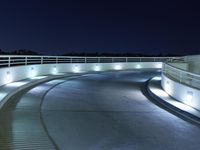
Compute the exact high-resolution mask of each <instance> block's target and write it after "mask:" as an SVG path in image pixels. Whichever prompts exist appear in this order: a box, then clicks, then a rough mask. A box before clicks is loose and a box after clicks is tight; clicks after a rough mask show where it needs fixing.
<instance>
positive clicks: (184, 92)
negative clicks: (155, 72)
mask: <svg viewBox="0 0 200 150" xmlns="http://www.w3.org/2000/svg"><path fill="white" fill-rule="evenodd" d="M190 82H191V84H193V85H195V84H199V83H198V82H197V81H192V80H191V81H190ZM161 85H162V88H163V89H164V90H165V91H166V92H167V93H168V94H169V95H170V96H171V97H173V98H174V99H176V100H178V101H180V102H182V103H184V104H187V105H189V106H191V107H193V108H195V109H198V110H200V100H199V98H200V90H199V89H196V88H193V87H190V86H188V85H185V84H183V83H180V82H177V81H175V80H174V79H171V78H169V77H168V76H166V75H165V74H162V81H161Z"/></svg>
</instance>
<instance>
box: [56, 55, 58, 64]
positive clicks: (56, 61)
mask: <svg viewBox="0 0 200 150" xmlns="http://www.w3.org/2000/svg"><path fill="white" fill-rule="evenodd" d="M57 63H58V57H57V56H56V64H57Z"/></svg>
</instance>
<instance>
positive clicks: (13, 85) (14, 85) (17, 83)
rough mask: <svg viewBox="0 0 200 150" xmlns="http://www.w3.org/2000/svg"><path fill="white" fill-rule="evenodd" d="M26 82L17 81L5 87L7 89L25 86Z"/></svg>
mask: <svg viewBox="0 0 200 150" xmlns="http://www.w3.org/2000/svg"><path fill="white" fill-rule="evenodd" d="M27 83H28V82H26V81H19V82H13V83H10V84H8V85H7V87H20V86H22V85H25V84H27Z"/></svg>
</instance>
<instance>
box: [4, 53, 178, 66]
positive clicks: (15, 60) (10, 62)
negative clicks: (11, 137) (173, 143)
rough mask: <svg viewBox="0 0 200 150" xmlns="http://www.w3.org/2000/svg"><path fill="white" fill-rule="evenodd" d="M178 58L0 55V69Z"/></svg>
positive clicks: (171, 58) (174, 58) (156, 60)
mask: <svg viewBox="0 0 200 150" xmlns="http://www.w3.org/2000/svg"><path fill="white" fill-rule="evenodd" d="M176 59H180V57H76V56H32V55H0V67H11V66H17V65H32V64H59V63H121V62H164V61H172V60H176Z"/></svg>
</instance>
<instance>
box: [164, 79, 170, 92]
mask: <svg viewBox="0 0 200 150" xmlns="http://www.w3.org/2000/svg"><path fill="white" fill-rule="evenodd" d="M165 87H166V88H165V89H166V92H167V93H168V94H170V91H171V90H170V84H169V81H166V83H165Z"/></svg>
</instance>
